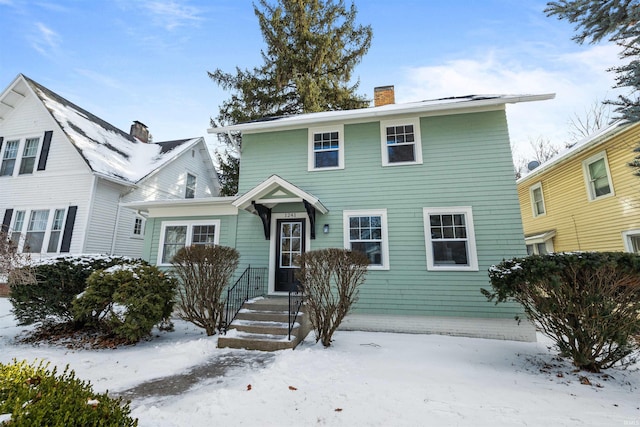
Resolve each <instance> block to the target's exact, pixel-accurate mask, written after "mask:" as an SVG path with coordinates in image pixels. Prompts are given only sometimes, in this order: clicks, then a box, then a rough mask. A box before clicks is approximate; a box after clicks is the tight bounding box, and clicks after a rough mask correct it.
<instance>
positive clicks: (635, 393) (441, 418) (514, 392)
mask: <svg viewBox="0 0 640 427" xmlns="http://www.w3.org/2000/svg"><path fill="white" fill-rule="evenodd" d="M10 309H11V305H10V303H9V301H8V300H7V299H3V298H0V362H2V363H7V362H10V361H11V360H12V359H13V358H17V359H27V360H28V361H33V360H35V359H44V360H46V361H50V362H51V363H52V364H54V365H58V366H65V365H66V364H69V365H70V367H71V368H72V369H73V370H75V372H76V374H77V376H78V377H79V378H81V379H87V380H90V381H91V383H92V384H93V386H94V389H95V390H96V391H99V392H102V391H105V390H109V391H110V393H118V392H123V391H124V390H127V389H130V388H132V387H135V386H137V385H139V384H141V383H144V382H146V381H149V380H152V379H157V378H160V377H165V376H172V375H178V374H181V373H186V372H189V371H190V370H192V369H193V368H195V367H197V366H201V365H203V364H206V363H207V362H210V361H212V360H217V359H219V360H225V358H227V359H228V358H237V357H242V358H244V359H246V360H247V364H246V365H243V366H240V367H235V368H233V367H232V368H229V369H227V370H226V372H225V373H224V374H223V375H222V376H220V377H218V378H206V376H203V378H202V379H201V380H200V381H198V380H193V379H191V380H190V381H192V382H193V385H192V387H191V388H190V389H189V390H188V391H186V392H183V393H180V394H179V395H176V396H152V397H146V398H140V399H136V398H134V400H133V401H132V403H131V407H132V409H133V411H132V415H133V416H134V417H137V418H139V421H140V425H141V426H211V425H224V426H236V425H246V426H289V425H290V426H307V425H329V426H334V425H335V426H516V425H517V426H520V425H527V426H545V427H547V426H548V427H551V426H583V425H587V426H638V425H640V370H638V368H639V366H638V365H636V366H634V369H629V370H618V369H613V370H609V371H608V372H606V374H588V373H584V372H574V371H573V369H572V367H571V365H570V364H568V363H566V362H564V361H560V360H558V359H557V358H556V357H555V356H554V353H553V352H550V351H549V350H548V349H547V346H548V345H549V342H548V340H546V339H545V338H543V337H542V336H539V342H538V343H522V342H512V341H496V340H486V339H472V338H458V337H446V336H437V335H405V334H389V333H370V332H338V333H336V334H335V336H334V338H335V343H334V345H333V346H332V347H331V348H329V349H324V348H323V347H322V346H321V345H318V344H315V342H314V339H313V334H311V335H310V336H309V337H307V339H306V340H305V342H304V343H303V344H302V345H301V346H300V347H298V349H296V350H294V351H290V350H283V351H279V352H276V353H274V355H273V356H272V357H271V356H269V358H268V359H267V360H266V361H265V362H264V363H258V362H257V361H259V360H261V359H264V357H260V356H261V355H263V353H258V352H250V351H244V350H228V349H225V350H221V349H217V348H216V338H215V337H211V338H207V337H206V335H203V334H202V333H201V332H200V330H198V329H197V328H195V327H193V326H191V325H189V324H187V323H184V322H182V321H176V322H175V323H176V330H175V332H171V333H159V335H158V336H157V337H156V338H155V339H153V340H152V341H148V342H144V343H141V344H139V345H136V346H131V347H122V348H119V349H116V350H99V351H95V350H70V349H67V348H63V347H52V346H49V345H39V346H32V345H25V344H16V343H15V342H14V337H15V336H16V335H17V334H19V333H21V332H22V331H23V330H25V328H23V327H17V326H16V323H15V320H14V318H13V316H12V315H11V314H10Z"/></svg>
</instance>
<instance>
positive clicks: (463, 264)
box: [423, 206, 478, 271]
mask: <svg viewBox="0 0 640 427" xmlns="http://www.w3.org/2000/svg"><path fill="white" fill-rule="evenodd" d="M423 216H424V230H425V237H426V247H427V269H428V270H463V271H464V270H468V271H477V270H478V255H477V253H476V241H475V231H474V227H473V215H472V209H471V207H470V206H460V207H442V208H423Z"/></svg>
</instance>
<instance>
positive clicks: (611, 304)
mask: <svg viewBox="0 0 640 427" xmlns="http://www.w3.org/2000/svg"><path fill="white" fill-rule="evenodd" d="M489 278H490V279H491V285H492V287H493V292H489V291H487V290H486V289H483V290H482V292H483V294H484V295H485V296H487V298H488V299H489V300H493V299H495V300H496V304H497V303H500V302H504V301H507V300H509V299H513V300H515V301H517V302H519V303H521V304H522V305H523V306H524V310H525V312H526V314H527V315H528V316H529V317H530V318H531V319H532V320H533V321H534V322H535V324H536V326H537V328H538V329H539V330H540V331H541V332H542V333H544V334H545V335H547V336H548V337H550V338H551V339H552V340H553V341H554V342H555V344H556V345H557V347H558V348H559V350H560V353H561V355H563V356H568V357H570V358H571V359H572V360H573V363H574V364H575V365H576V366H577V367H578V368H580V369H585V370H588V371H593V372H599V371H600V370H601V369H606V368H609V367H611V366H613V365H614V364H616V363H620V364H622V365H626V364H628V363H631V362H633V357H632V354H633V353H634V351H636V350H637V349H638V346H639V344H640V343H638V341H637V335H638V334H639V333H640V257H639V256H638V255H635V254H629V253H622V252H578V253H557V254H550V255H542V256H537V255H534V256H530V257H526V258H514V259H511V260H505V261H503V262H502V263H500V264H499V265H497V266H493V267H491V269H490V270H489Z"/></svg>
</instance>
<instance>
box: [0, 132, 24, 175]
mask: <svg viewBox="0 0 640 427" xmlns="http://www.w3.org/2000/svg"><path fill="white" fill-rule="evenodd" d="M19 145H20V141H19V140H14V141H7V144H6V145H5V149H4V154H3V155H2V164H1V165H0V176H11V175H13V168H14V167H15V165H16V159H17V158H18V146H19Z"/></svg>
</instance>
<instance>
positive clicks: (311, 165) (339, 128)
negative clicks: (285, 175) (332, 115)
mask: <svg viewBox="0 0 640 427" xmlns="http://www.w3.org/2000/svg"><path fill="white" fill-rule="evenodd" d="M327 132H338V166H332V167H326V168H317V167H316V156H315V151H314V149H313V146H314V144H313V135H314V134H316V133H327ZM307 139H308V143H307V144H308V154H307V159H308V161H307V162H308V163H307V170H308V171H309V172H314V171H330V170H338V169H344V125H341V124H340V125H335V126H322V127H314V128H309V130H308V134H307Z"/></svg>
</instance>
